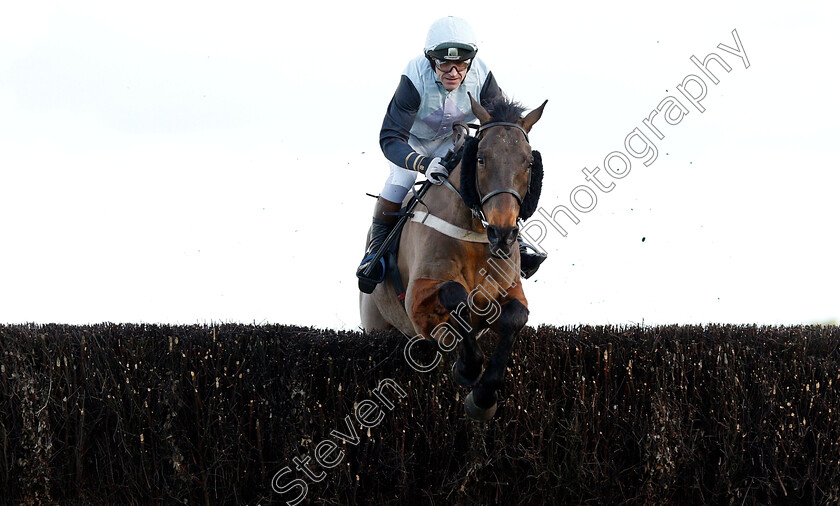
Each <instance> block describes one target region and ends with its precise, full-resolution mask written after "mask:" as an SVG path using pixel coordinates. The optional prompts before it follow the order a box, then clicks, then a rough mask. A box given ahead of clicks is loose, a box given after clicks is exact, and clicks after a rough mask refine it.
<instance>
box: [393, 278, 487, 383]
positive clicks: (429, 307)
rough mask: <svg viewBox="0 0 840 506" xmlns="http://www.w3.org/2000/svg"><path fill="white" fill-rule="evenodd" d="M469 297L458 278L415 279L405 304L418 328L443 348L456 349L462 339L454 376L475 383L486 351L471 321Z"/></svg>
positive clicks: (465, 381) (422, 333) (456, 378)
mask: <svg viewBox="0 0 840 506" xmlns="http://www.w3.org/2000/svg"><path fill="white" fill-rule="evenodd" d="M468 300H469V294H468V293H467V289H466V288H464V285H462V284H461V283H458V282H457V281H436V280H431V279H416V280H414V281H412V283H411V284H410V286H409V289H408V295H407V296H406V307H408V308H410V311H411V312H410V315H411V320H412V322H413V323H414V326H415V328H416V330H417V331H418V332H419V333H420V334H421V335H422V336H423V337H425V338H427V339H434V340H436V341H437V342H438V345H439V346H440V348H441V349H442V350H443V351H454V350H455V349H457V348H456V346H457V344H458V343H459V342H460V343H461V346H460V358H459V359H456V361H455V363H456V365H455V368H454V369H453V376H454V377H455V381H456V382H457V383H459V384H461V385H465V386H472V385H474V384H475V383H476V382H477V381H478V379H479V378H480V377H481V368H482V365H483V364H484V355H482V353H481V350H480V349H479V347H478V343H477V342H476V340H475V334H476V329H473V328H472V326H471V325H470V310H469V305H468Z"/></svg>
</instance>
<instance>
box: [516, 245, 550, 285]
mask: <svg viewBox="0 0 840 506" xmlns="http://www.w3.org/2000/svg"><path fill="white" fill-rule="evenodd" d="M517 239H518V240H519V257H520V258H521V259H522V277H524V278H525V279H528V278H530V277H531V276H533V275H534V273H536V272H537V269H539V268H540V264H541V263H543V262H544V261H545V259H546V258H548V255H546V254H545V253H541V252H540V251H538V250H537V248H535V247H533V246H531V245H530V244H528V243H527V242H525V241H524V240H523V239H522V235H519V236H518V237H517Z"/></svg>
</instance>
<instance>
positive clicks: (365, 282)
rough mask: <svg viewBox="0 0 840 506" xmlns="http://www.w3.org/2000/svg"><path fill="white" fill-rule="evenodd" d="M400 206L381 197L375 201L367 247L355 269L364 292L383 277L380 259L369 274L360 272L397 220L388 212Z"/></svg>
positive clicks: (383, 264) (396, 217) (371, 288)
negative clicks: (365, 274) (360, 262)
mask: <svg viewBox="0 0 840 506" xmlns="http://www.w3.org/2000/svg"><path fill="white" fill-rule="evenodd" d="M400 207H402V204H400V203H399V202H391V201H389V200H385V199H383V198H382V197H379V198H378V199H377V201H376V207H374V209H373V222H372V223H371V225H370V233H369V241H368V247H367V250H366V251H365V257H364V259H363V260H362V264H361V265H359V268H358V269H356V277H358V278H359V289H360V290H361V291H363V292H365V293H371V292H373V289H374V288H375V287H376V285H377V284H378V283H381V282H382V280H383V279H384V278H385V262H384V260H382V259H380V261H379V262H378V264H379V265H377V266H376V267H374V268H373V270H372V271H371V272H370V275H369V276H364V275H363V274H362V272H363V271H364V270H365V269H366V268H367V267H368V265H369V264H370V261H371V260H373V257H374V255H376V252H377V251H379V248H381V247H382V244H383V243H384V242H385V238H386V237H388V234H390V233H391V230H392V229H393V228H394V225H396V223H397V221H399V216H397V215H395V214H390V213H397V212H399V210H400ZM385 213H389V214H385ZM368 290H370V291H368Z"/></svg>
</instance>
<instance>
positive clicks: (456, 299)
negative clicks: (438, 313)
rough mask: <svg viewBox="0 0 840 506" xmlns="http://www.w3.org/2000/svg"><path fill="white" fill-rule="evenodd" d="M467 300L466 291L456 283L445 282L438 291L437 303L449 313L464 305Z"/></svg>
mask: <svg viewBox="0 0 840 506" xmlns="http://www.w3.org/2000/svg"><path fill="white" fill-rule="evenodd" d="M468 298H469V293H467V289H466V288H464V285H462V284H461V283H459V282H457V281H447V282H445V283H443V284H442V285H441V286H440V289H438V302H440V305H441V306H443V307H444V308H446V310H447V311H450V312H451V311H453V310H455V309H456V308H457V307H458V306H459V305H461V304H466V303H467V299H468Z"/></svg>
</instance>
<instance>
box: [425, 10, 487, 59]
mask: <svg viewBox="0 0 840 506" xmlns="http://www.w3.org/2000/svg"><path fill="white" fill-rule="evenodd" d="M424 50H425V53H426V56H427V57H428V58H435V59H438V60H449V61H464V60H471V59H473V58H474V57H475V54H476V53H477V52H478V44H476V38H475V32H473V29H472V27H471V26H470V25H469V23H467V22H466V21H465V20H463V19H461V18H456V17H455V16H447V17H445V18H440V19H438V20H437V21H435V22H434V23H432V26H431V27H430V28H429V34H428V35H427V36H426V46H425V47H424Z"/></svg>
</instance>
